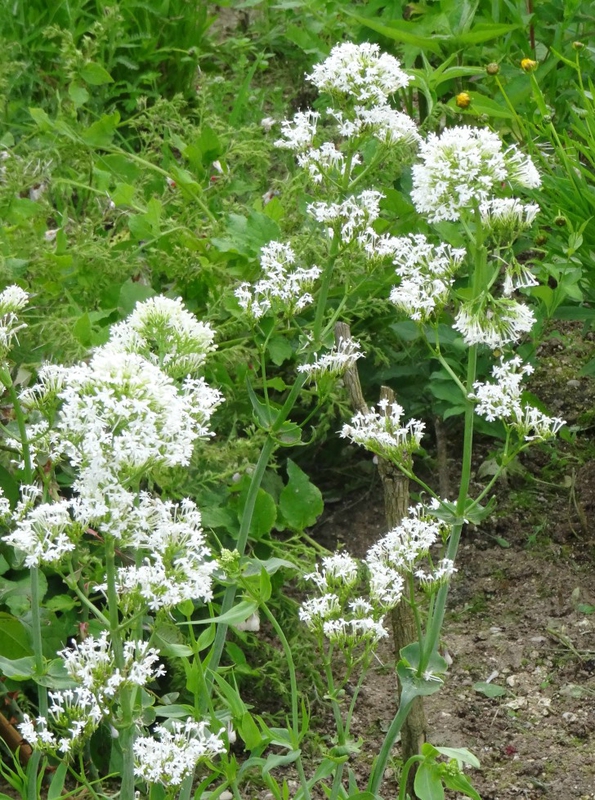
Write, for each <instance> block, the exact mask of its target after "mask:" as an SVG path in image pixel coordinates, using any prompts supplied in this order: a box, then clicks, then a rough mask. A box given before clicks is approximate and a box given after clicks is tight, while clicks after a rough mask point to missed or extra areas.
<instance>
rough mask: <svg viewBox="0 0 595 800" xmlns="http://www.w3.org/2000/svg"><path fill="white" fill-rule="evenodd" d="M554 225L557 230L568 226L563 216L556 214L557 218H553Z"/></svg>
mask: <svg viewBox="0 0 595 800" xmlns="http://www.w3.org/2000/svg"><path fill="white" fill-rule="evenodd" d="M554 225H557V226H558V228H564V227H566V225H568V220H567V219H566V217H565V216H564V215H563V214H558V216H557V217H554Z"/></svg>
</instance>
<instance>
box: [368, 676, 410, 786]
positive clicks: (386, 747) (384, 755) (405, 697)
mask: <svg viewBox="0 0 595 800" xmlns="http://www.w3.org/2000/svg"><path fill="white" fill-rule="evenodd" d="M414 700H415V695H414V694H409V693H406V692H405V691H403V692H402V693H401V699H400V701H399V710H398V711H397V713H396V715H395V717H394V719H393V721H392V722H391V724H390V727H389V729H388V731H387V732H386V736H385V737H384V741H383V742H382V747H381V748H380V752H379V753H378V756H377V758H376V760H375V761H374V765H373V767H372V772H371V774H370V778H369V780H368V791H369V792H372V794H375V795H377V794H378V792H379V790H380V785H381V783H382V778H383V777H384V770H385V769H386V763H387V761H388V759H389V757H390V754H391V751H392V749H393V746H394V744H395V742H396V741H397V736H398V735H399V733H400V732H401V728H402V727H403V723H404V722H405V720H406V719H407V714H408V713H409V709H410V707H411V703H413V701H414Z"/></svg>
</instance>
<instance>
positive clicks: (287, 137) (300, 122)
mask: <svg viewBox="0 0 595 800" xmlns="http://www.w3.org/2000/svg"><path fill="white" fill-rule="evenodd" d="M319 119H320V114H319V113H318V112H317V111H309V110H308V111H298V112H297V114H295V115H294V117H293V119H292V120H287V119H285V120H283V122H282V123H281V133H282V135H283V138H281V139H277V141H276V142H275V147H281V148H283V149H285V150H295V151H296V152H301V151H302V150H306V149H307V148H308V147H311V145H312V142H313V141H314V137H315V136H316V126H317V124H318V120H319Z"/></svg>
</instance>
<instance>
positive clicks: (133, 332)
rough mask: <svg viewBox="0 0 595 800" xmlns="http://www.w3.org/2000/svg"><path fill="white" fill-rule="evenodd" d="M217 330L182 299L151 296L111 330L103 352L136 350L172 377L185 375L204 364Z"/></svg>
mask: <svg viewBox="0 0 595 800" xmlns="http://www.w3.org/2000/svg"><path fill="white" fill-rule="evenodd" d="M214 336H215V332H214V331H213V329H212V328H211V326H210V325H208V324H205V323H204V322H199V321H198V320H197V319H196V317H195V316H194V315H193V314H191V313H190V312H189V311H187V310H186V309H185V308H184V305H183V303H182V299H181V298H180V297H178V298H177V299H175V300H170V299H169V298H167V297H163V296H157V297H151V298H150V299H149V300H146V301H145V302H144V303H138V304H137V306H136V308H135V309H134V311H133V312H132V314H131V315H130V316H129V317H128V318H127V319H126V320H125V321H124V322H120V323H118V324H117V325H114V326H113V327H112V328H111V329H110V341H109V344H108V345H106V347H105V348H103V350H104V352H108V353H109V352H116V353H136V354H137V355H140V356H142V357H143V358H145V359H146V360H147V361H150V362H151V363H152V364H153V365H154V366H158V367H160V368H161V369H162V370H163V371H164V372H166V373H167V374H168V375H169V376H170V377H172V378H185V377H186V376H187V375H192V374H194V373H196V372H198V370H199V369H200V368H201V367H202V366H203V364H204V362H205V359H206V357H207V354H208V353H209V352H211V351H212V350H213V349H214V346H213V339H214Z"/></svg>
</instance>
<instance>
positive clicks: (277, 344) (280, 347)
mask: <svg viewBox="0 0 595 800" xmlns="http://www.w3.org/2000/svg"><path fill="white" fill-rule="evenodd" d="M267 350H268V352H269V355H270V357H271V361H272V362H273V364H275V366H277V367H280V366H281V364H283V363H284V362H285V361H287V359H289V358H291V357H292V355H293V347H292V346H291V345H290V344H289V342H288V341H287V339H285V337H283V336H272V337H271V338H270V339H269V341H268V343H267Z"/></svg>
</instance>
